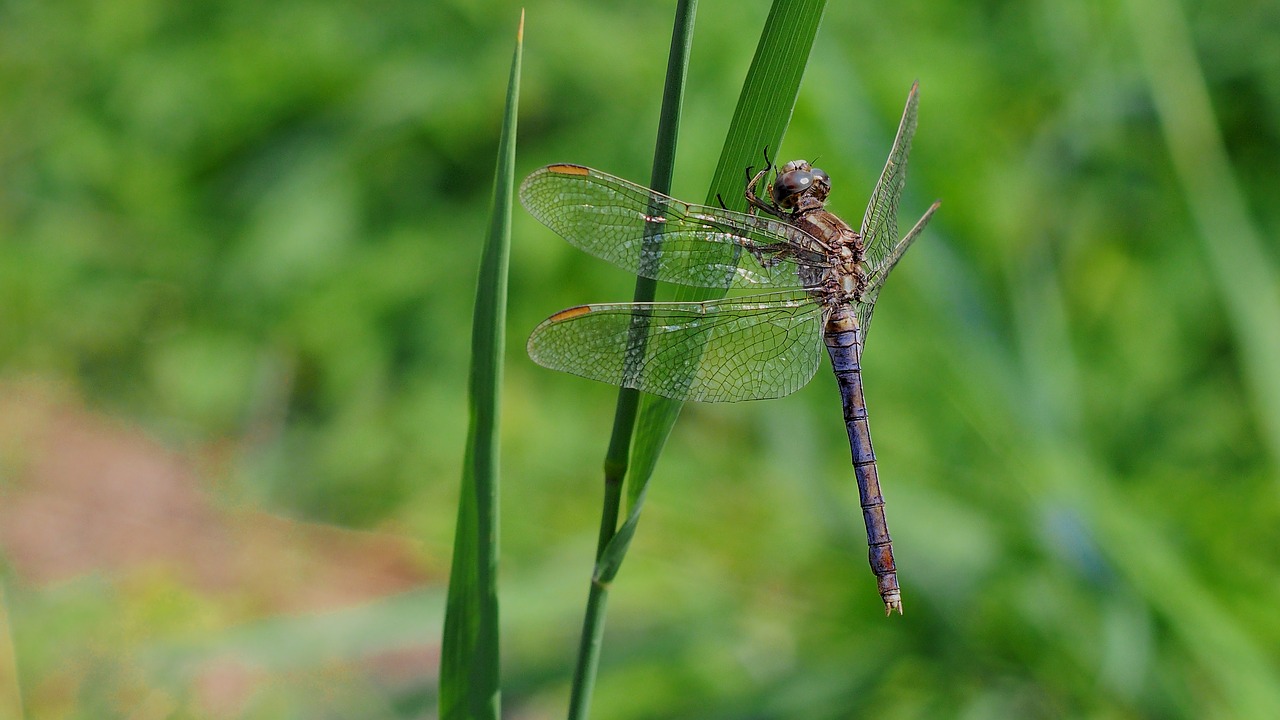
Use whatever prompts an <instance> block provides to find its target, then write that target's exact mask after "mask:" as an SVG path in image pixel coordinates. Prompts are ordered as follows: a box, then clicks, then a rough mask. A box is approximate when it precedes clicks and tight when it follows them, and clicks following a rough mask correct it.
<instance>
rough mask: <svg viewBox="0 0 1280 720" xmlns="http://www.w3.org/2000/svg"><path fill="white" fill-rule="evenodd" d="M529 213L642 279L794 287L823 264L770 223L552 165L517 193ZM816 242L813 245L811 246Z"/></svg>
mask: <svg viewBox="0 0 1280 720" xmlns="http://www.w3.org/2000/svg"><path fill="white" fill-rule="evenodd" d="M520 200H521V202H523V203H524V206H525V207H526V208H528V210H529V212H530V213H531V214H532V215H533V216H534V217H536V218H538V219H539V220H541V221H542V222H543V223H544V224H545V225H546V226H547V227H549V228H551V229H552V230H554V231H556V232H557V233H559V234H560V235H561V236H563V237H564V238H565V239H566V240H568V241H569V242H570V243H572V244H573V245H576V246H577V247H579V248H581V249H583V250H585V251H587V252H589V253H591V254H592V255H595V256H596V257H598V258H601V259H604V260H608V261H609V262H611V263H613V264H614V265H617V266H619V267H621V268H624V269H626V270H629V271H631V272H632V273H635V274H637V275H642V276H644V277H649V278H654V279H656V280H663V281H666V282H673V283H679V284H682V285H693V286H697V287H709V288H722V289H724V288H730V287H746V288H796V287H800V286H801V285H802V283H801V281H800V275H799V270H800V267H801V265H804V266H807V267H819V268H821V267H827V261H826V259H825V258H824V257H823V256H822V255H820V254H818V253H815V252H813V251H811V250H808V249H805V248H806V247H810V248H811V247H817V245H816V244H808V245H806V244H805V243H799V244H797V243H796V242H794V241H793V238H797V237H805V236H804V232H803V231H802V230H799V229H797V228H795V227H793V226H791V225H788V224H787V223H784V222H780V221H778V220H774V219H771V218H766V217H760V216H756V215H748V214H745V213H739V212H734V211H732V210H725V209H722V208H713V207H707V206H705V205H691V204H689V203H685V202H682V201H680V200H676V199H674V198H671V197H669V196H667V195H663V194H662V193H659V192H656V191H654V190H650V189H648V188H646V187H643V186H641V185H637V184H635V183H632V182H628V181H626V180H623V179H622V178H619V177H614V176H613V175H609V174H608V173H603V172H600V171H599V170H593V169H591V168H588V167H583V166H581V165H548V166H546V167H544V168H541V169H539V170H536V171H534V172H533V173H532V174H531V175H529V177H528V178H526V179H525V181H524V183H523V184H521V186H520ZM813 242H814V243H816V241H813Z"/></svg>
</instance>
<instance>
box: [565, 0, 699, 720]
mask: <svg viewBox="0 0 1280 720" xmlns="http://www.w3.org/2000/svg"><path fill="white" fill-rule="evenodd" d="M697 9H698V3H697V0H680V1H679V2H678V3H677V4H676V17H675V23H674V26H673V28H672V31H671V50H670V53H669V54H668V57H667V77H666V81H665V82H664V84H663V91H662V110H661V114H660V116H659V119H658V137H657V140H656V142H655V147H654V156H653V170H652V172H651V174H650V178H649V187H651V188H653V189H655V190H658V191H659V192H662V193H664V194H669V193H670V191H671V176H672V174H673V173H674V170H675V155H676V140H677V138H678V137H679V134H680V110H681V107H682V106H683V104H684V88H685V78H686V77H687V76H688V69H689V53H690V51H691V49H692V46H693V23H694V18H695V17H696V16H697ZM656 294H657V282H655V281H654V280H651V279H649V278H645V277H637V278H636V288H635V293H634V295H633V298H634V300H635V302H650V301H652V300H653V299H654V297H655V295H656ZM637 330H640V328H637ZM639 404H640V393H639V392H637V391H636V390H632V389H629V388H622V389H621V390H619V391H618V404H617V408H616V410H615V411H614V419H613V432H612V435H611V436H610V438H609V450H608V451H607V453H606V454H605V462H604V504H603V508H602V510H601V513H600V535H599V539H598V542H597V544H596V567H597V568H598V567H599V566H600V563H601V560H602V558H604V557H605V556H606V554H607V553H608V552H609V551H610V549H611V548H621V552H623V553H625V551H626V550H625V549H626V547H627V546H628V545H629V544H630V537H631V535H632V533H634V525H632V526H630V529H626V528H624V530H625V532H624V533H623V534H624V535H625V539H624V540H623V541H622V542H616V541H617V539H618V535H617V533H616V531H617V528H618V511H619V508H620V506H621V504H622V483H623V479H624V478H625V477H626V474H627V454H628V452H629V450H630V448H631V437H632V434H633V432H634V429H635V422H636V413H637V411H638V408H639ZM618 562H621V558H619V560H618ZM608 598H609V586H608V583H607V582H606V581H602V580H601V578H600V574H599V572H593V573H592V578H591V589H590V591H589V593H588V595H587V609H586V612H585V614H584V617H583V620H582V637H581V640H580V642H579V645H578V660H577V664H576V666H575V668H574V673H573V687H572V690H571V693H570V697H569V718H570V720H575V719H576V718H586V717H587V716H588V714H589V712H590V708H591V692H592V690H593V689H594V688H595V678H596V669H597V668H598V667H599V663H600V648H601V645H602V643H603V640H604V617H605V603H606V601H607V600H608Z"/></svg>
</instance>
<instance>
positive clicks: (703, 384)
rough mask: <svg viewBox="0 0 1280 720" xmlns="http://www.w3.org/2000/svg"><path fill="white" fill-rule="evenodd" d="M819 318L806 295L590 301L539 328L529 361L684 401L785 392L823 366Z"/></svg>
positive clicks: (729, 399) (770, 395)
mask: <svg viewBox="0 0 1280 720" xmlns="http://www.w3.org/2000/svg"><path fill="white" fill-rule="evenodd" d="M821 314H822V312H821V308H820V307H819V306H818V305H816V304H815V303H814V302H813V301H812V299H811V298H810V297H809V295H808V294H807V293H804V292H776V293H767V294H762V295H752V296H749V297H739V298H727V299H722V300H713V301H708V302H701V303H616V304H600V305H582V306H579V307H575V308H570V309H568V310H563V311H561V312H558V313H556V314H555V315H552V316H551V317H550V318H548V319H547V320H545V321H544V322H543V323H542V324H541V325H539V326H538V327H537V328H536V329H534V331H533V334H532V335H531V336H530V337H529V357H531V358H533V360H534V362H536V363H538V364H539V365H542V366H544V367H548V368H551V369H553V370H561V371H564V372H569V373H573V374H574V375H580V376H582V377H585V378H590V379H592V380H599V381H602V382H607V383H610V384H613V385H619V386H622V387H629V388H634V389H636V390H642V391H644V392H647V393H652V394H654V395H661V396H663V397H668V398H673V399H676V400H698V401H701V402H735V401H738V400H760V399H764V398H775V397H782V396H784V395H789V394H791V393H793V392H795V391H796V390H799V389H800V388H801V387H803V386H804V385H805V383H807V382H809V379H810V378H812V377H813V373H814V371H815V370H817V367H818V361H819V359H820V358H821V352H820V347H821V322H820V320H821Z"/></svg>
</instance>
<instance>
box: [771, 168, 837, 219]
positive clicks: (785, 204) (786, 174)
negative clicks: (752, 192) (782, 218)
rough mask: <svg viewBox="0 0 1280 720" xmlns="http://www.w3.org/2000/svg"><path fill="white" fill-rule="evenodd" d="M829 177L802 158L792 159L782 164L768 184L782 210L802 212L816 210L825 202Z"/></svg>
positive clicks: (829, 182) (828, 190)
mask: <svg viewBox="0 0 1280 720" xmlns="http://www.w3.org/2000/svg"><path fill="white" fill-rule="evenodd" d="M830 192H831V178H830V177H828V176H827V174H826V173H825V172H823V171H821V170H819V169H818V168H816V167H813V166H811V165H809V163H808V162H806V161H804V160H792V161H791V162H789V163H787V164H786V165H783V166H782V170H781V171H779V172H778V177H777V179H775V180H774V181H773V184H772V185H770V186H769V194H770V195H771V196H772V197H773V202H774V203H776V204H777V205H778V206H779V207H781V208H783V209H784V210H792V211H796V212H803V211H806V210H817V209H818V208H821V207H822V206H823V205H825V204H826V202H827V194H828V193H830Z"/></svg>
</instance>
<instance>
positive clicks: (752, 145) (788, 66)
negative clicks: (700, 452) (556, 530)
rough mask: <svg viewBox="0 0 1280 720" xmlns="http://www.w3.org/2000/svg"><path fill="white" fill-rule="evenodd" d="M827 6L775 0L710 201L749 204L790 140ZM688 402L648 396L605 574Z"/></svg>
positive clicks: (602, 567) (808, 0)
mask: <svg viewBox="0 0 1280 720" xmlns="http://www.w3.org/2000/svg"><path fill="white" fill-rule="evenodd" d="M825 7H826V0H775V2H774V4H773V6H772V8H770V10H769V17H768V18H767V19H766V20H765V25H764V30H763V32H762V33H761V35H760V42H759V43H758V44H757V46H756V54H755V57H754V58H753V59H752V61H751V67H750V69H749V70H748V71H747V78H746V81H745V82H744V84H743V87H742V93H741V94H740V95H739V96H738V106H737V109H736V110H735V111H734V115H733V120H732V122H731V123H730V125H729V132H728V135H727V136H726V138H725V144H724V148H723V149H722V150H721V153H720V161H719V163H718V165H717V167H716V173H715V176H714V178H713V180H712V184H711V188H710V189H709V190H708V191H707V200H706V202H707V203H708V204H716V203H718V202H719V201H720V199H723V201H724V203H725V204H726V205H727V206H728V207H730V208H733V209H737V210H742V209H745V207H746V201H745V199H744V198H743V195H742V190H743V187H744V185H745V180H744V178H743V171H744V170H745V169H746V168H747V167H748V166H752V165H755V166H760V165H761V164H762V163H763V161H764V156H763V153H764V152H765V150H766V149H768V150H769V151H771V152H777V149H778V147H779V146H780V145H781V144H782V137H783V135H784V133H785V132H786V128H787V123H788V122H790V120H791V112H792V110H793V108H794V107H795V101H796V97H797V95H798V94H799V92H800V80H801V78H802V77H803V75H804V69H805V66H806V65H807V63H808V59H809V51H810V49H812V47H813V40H814V38H815V37H816V36H817V33H818V26H819V24H820V23H821V22H822V13H823V10H824V9H825ZM723 294H724V293H723V292H719V291H715V290H706V289H702V288H692V287H681V288H678V289H677V291H676V299H678V300H706V299H710V298H712V297H717V296H721V295H723ZM681 405H682V404H681V403H679V402H677V401H674V400H667V399H665V398H659V397H655V396H645V397H644V398H642V399H641V402H640V413H639V417H638V419H637V430H636V434H635V438H634V440H633V443H632V448H631V461H630V475H629V477H628V481H627V501H628V506H629V510H628V517H627V520H626V522H625V523H624V524H623V526H622V527H621V528H620V529H619V531H618V533H617V534H616V535H615V536H614V540H613V542H611V543H610V546H609V547H608V548H607V549H606V551H605V552H604V553H603V554H602V556H601V558H600V562H599V563H598V564H597V567H596V577H597V578H599V579H600V580H601V581H602V582H608V581H609V580H611V579H612V578H613V577H614V576H615V575H616V574H617V572H618V568H619V566H620V565H621V563H622V559H623V557H624V556H625V554H626V549H627V546H628V544H629V543H630V541H631V538H632V537H633V535H634V533H635V526H636V524H637V523H639V521H640V509H641V507H642V505H643V504H644V494H645V489H646V488H647V486H648V483H649V480H650V478H652V476H653V470H654V468H655V467H656V466H657V462H658V456H659V455H660V454H661V452H662V447H663V445H664V444H665V443H666V440H667V436H668V435H669V434H670V432H671V427H672V426H673V425H674V424H675V421H676V418H677V417H678V416H679V414H680V408H681Z"/></svg>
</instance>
